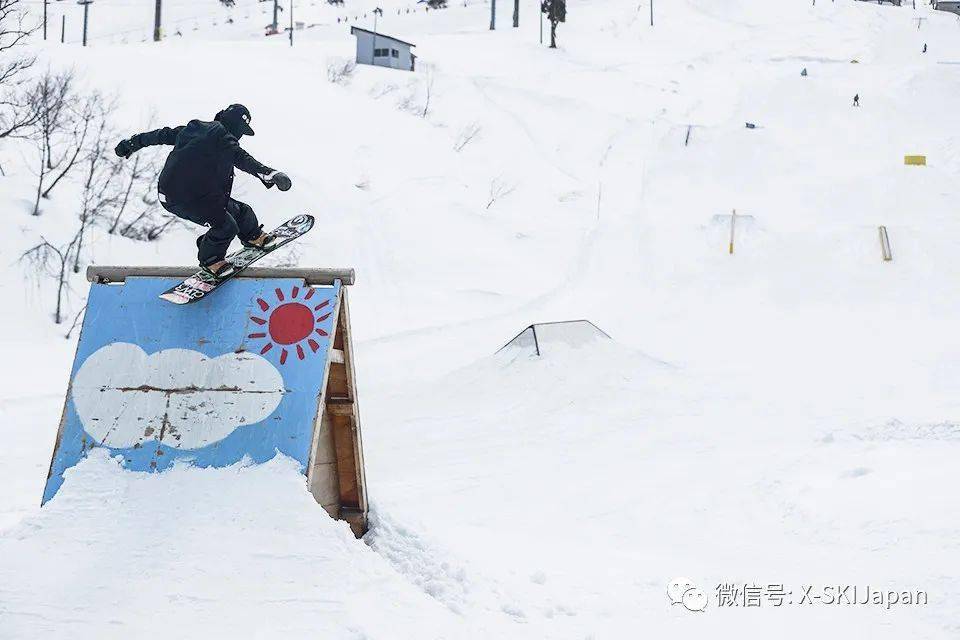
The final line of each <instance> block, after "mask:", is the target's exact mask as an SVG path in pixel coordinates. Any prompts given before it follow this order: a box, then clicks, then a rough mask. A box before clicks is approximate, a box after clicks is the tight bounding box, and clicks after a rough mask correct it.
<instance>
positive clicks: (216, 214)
mask: <svg viewBox="0 0 960 640" xmlns="http://www.w3.org/2000/svg"><path fill="white" fill-rule="evenodd" d="M162 204H163V208H164V209H166V210H167V211H169V212H170V213H172V214H173V215H175V216H177V217H178V218H183V219H184V220H189V221H190V222H195V223H197V224H200V225H205V226H208V227H210V230H209V231H207V232H206V233H205V234H203V235H202V236H200V237H199V238H197V247H198V248H199V249H200V252H199V254H198V258H199V259H200V264H201V265H204V266H207V265H211V264H213V263H215V262H219V261H220V260H223V258H224V256H226V255H227V250H228V249H229V248H230V243H231V242H233V239H234V238H236V237H237V236H239V237H240V239H241V240H254V239H256V238H258V237H259V236H260V233H261V231H260V222H259V221H258V220H257V214H256V213H254V211H253V207H251V206H250V205H248V204H247V203H245V202H240V201H239V200H234V199H233V198H229V197H223V196H221V197H217V198H201V199H200V200H194V201H193V202H188V203H184V204H181V203H175V202H162Z"/></svg>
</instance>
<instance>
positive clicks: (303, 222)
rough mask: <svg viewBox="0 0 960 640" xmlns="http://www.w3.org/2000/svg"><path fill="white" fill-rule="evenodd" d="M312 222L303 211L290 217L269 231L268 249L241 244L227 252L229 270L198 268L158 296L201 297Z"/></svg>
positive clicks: (180, 299)
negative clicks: (216, 272) (218, 271)
mask: <svg viewBox="0 0 960 640" xmlns="http://www.w3.org/2000/svg"><path fill="white" fill-rule="evenodd" d="M313 222H314V219H313V216H311V215H306V214H304V215H299V216H296V217H295V218H291V219H290V220H287V221H286V222H284V223H283V224H282V225H280V226H279V227H277V228H276V229H274V230H273V231H271V232H270V234H271V235H273V236H276V238H277V241H276V242H275V243H274V245H273V246H272V247H270V248H269V249H259V248H257V247H244V248H242V249H240V250H239V251H234V252H233V253H231V254H230V255H228V256H227V257H226V260H227V262H229V263H231V264H232V265H234V269H233V271H231V272H230V273H229V274H227V275H225V276H223V277H220V278H218V277H216V276H214V275H211V274H210V273H208V272H207V271H204V270H203V269H200V270H198V271H197V272H196V273H195V274H193V275H192V276H190V277H188V278H187V279H186V280H184V281H183V282H181V283H180V284H178V285H176V286H174V287H171V288H170V289H167V290H166V291H164V292H163V293H161V294H160V298H162V299H163V300H166V301H167V302H172V303H173V304H190V303H193V302H197V301H198V300H202V299H203V298H205V297H206V296H208V295H210V294H211V293H213V292H214V291H216V290H217V289H218V288H219V287H220V285H222V284H223V283H224V282H227V281H228V280H230V279H231V278H233V277H235V276H236V275H238V274H239V273H241V272H242V271H243V270H244V269H246V268H247V267H249V266H250V265H251V264H253V263H254V262H256V261H257V260H259V259H260V258H262V257H263V256H265V255H267V254H269V253H273V252H274V251H276V250H277V249H279V248H280V247H282V246H283V245H285V244H288V243H290V242H293V241H294V240H296V239H297V238H299V237H300V236H302V235H303V234H305V233H306V232H307V231H310V229H312V228H313Z"/></svg>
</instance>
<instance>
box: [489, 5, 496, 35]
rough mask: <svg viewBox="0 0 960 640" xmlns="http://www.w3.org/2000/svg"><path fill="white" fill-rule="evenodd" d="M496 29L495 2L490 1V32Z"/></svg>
mask: <svg viewBox="0 0 960 640" xmlns="http://www.w3.org/2000/svg"><path fill="white" fill-rule="evenodd" d="M496 28H497V0H490V31H493V30H494V29H496Z"/></svg>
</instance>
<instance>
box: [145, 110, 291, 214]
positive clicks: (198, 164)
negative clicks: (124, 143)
mask: <svg viewBox="0 0 960 640" xmlns="http://www.w3.org/2000/svg"><path fill="white" fill-rule="evenodd" d="M130 142H131V143H132V145H133V150H134V151H137V150H139V149H142V148H143V147H149V146H152V145H158V144H172V145H173V151H171V152H170V155H169V156H167V161H166V163H164V165H163V171H161V172H160V183H159V189H160V193H162V194H163V195H164V196H166V201H167V202H171V203H173V202H176V203H181V204H186V203H189V202H193V201H195V200H199V199H201V198H224V199H225V198H227V197H228V196H229V195H230V190H231V189H232V188H233V168H234V167H236V168H237V169H240V170H241V171H244V172H246V173H249V174H252V175H254V176H257V177H258V178H259V177H260V176H261V175H264V174H268V173H271V172H272V171H273V169H271V168H270V167H268V166H266V165H264V164H261V163H259V162H257V160H256V159H255V158H254V157H253V156H251V155H250V154H249V153H247V152H246V151H244V150H243V149H241V148H240V143H239V142H237V139H236V137H234V136H233V135H232V134H231V133H230V132H229V131H227V129H226V127H224V126H223V125H222V124H220V123H219V122H203V121H202V120H191V121H190V122H188V123H187V125H186V126H181V127H174V128H172V129H171V128H170V127H164V128H163V129H157V130H155V131H147V132H146V133H138V134H137V135H135V136H133V137H132V138H130ZM262 180H263V179H262V178H261V181H262Z"/></svg>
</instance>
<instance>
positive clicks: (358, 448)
mask: <svg viewBox="0 0 960 640" xmlns="http://www.w3.org/2000/svg"><path fill="white" fill-rule="evenodd" d="M338 322H339V324H340V327H341V328H342V335H341V336H340V338H341V344H340V345H339V346H340V347H341V348H342V349H343V353H344V366H345V367H346V370H347V380H348V384H349V388H350V397H351V398H353V400H354V402H353V410H354V416H353V419H352V420H350V423H349V424H350V430H351V433H350V437H351V440H352V442H353V451H352V453H353V470H354V486H355V487H356V500H357V503H356V507H357V508H358V509H359V510H360V511H361V512H362V513H363V514H364V525H363V526H364V527H366V515H365V514H366V513H367V480H366V469H365V467H364V460H363V438H362V436H361V430H360V405H359V403H358V402H357V376H356V371H355V370H354V368H353V363H354V359H353V340H351V339H350V326H351V325H350V306H349V305H348V304H347V292H346V290H345V289H344V290H343V301H342V309H341V313H340V317H339V318H338Z"/></svg>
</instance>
